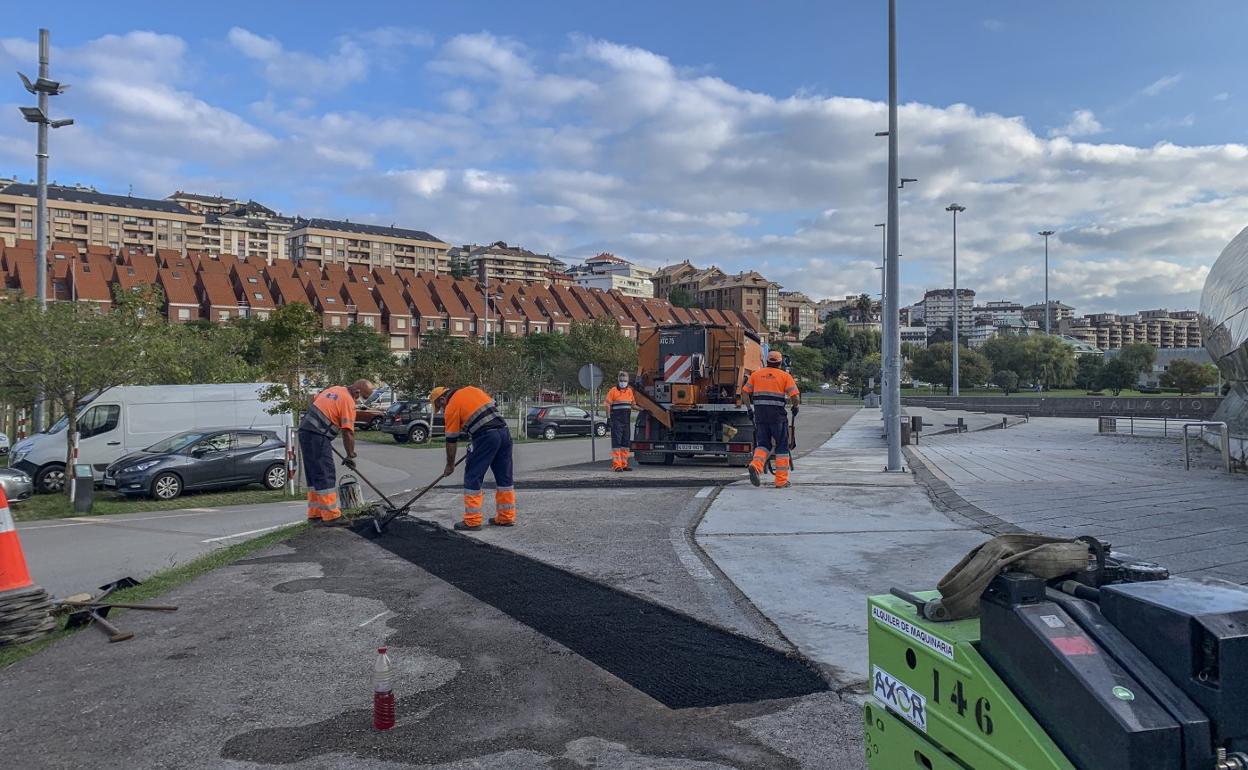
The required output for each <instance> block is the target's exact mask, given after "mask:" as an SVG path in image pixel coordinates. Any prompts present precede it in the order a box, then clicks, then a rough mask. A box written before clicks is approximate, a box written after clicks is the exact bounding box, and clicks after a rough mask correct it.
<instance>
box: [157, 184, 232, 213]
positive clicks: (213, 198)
mask: <svg viewBox="0 0 1248 770" xmlns="http://www.w3.org/2000/svg"><path fill="white" fill-rule="evenodd" d="M165 200H168V201H173V202H174V203H176V204H178V205H179V206H181V207H182V208H184V209H186V210H187V211H189V212H191V213H192V214H224V213H225V212H227V211H229V210H230V209H233V208H236V207H238V206H239V205H240V204H241V203H242V201H239V200H235V199H233V198H226V197H224V196H221V195H199V194H198V193H188V192H182V191H181V190H178V191H177V192H175V193H174V194H173V195H169V196H167V197H166V198H165Z"/></svg>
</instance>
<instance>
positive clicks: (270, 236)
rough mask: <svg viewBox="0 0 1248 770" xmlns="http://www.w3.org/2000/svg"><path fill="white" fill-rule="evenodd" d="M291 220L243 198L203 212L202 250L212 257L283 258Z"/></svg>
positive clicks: (271, 262)
mask: <svg viewBox="0 0 1248 770" xmlns="http://www.w3.org/2000/svg"><path fill="white" fill-rule="evenodd" d="M294 223H295V220H294V219H292V218H290V217H283V216H278V214H277V212H275V211H273V209H271V208H269V207H267V206H263V205H261V204H259V203H256V202H255V201H247V202H246V203H241V204H238V205H236V206H234V207H233V208H231V209H227V210H226V211H221V212H212V213H207V214H205V215H204V228H203V229H204V246H203V248H204V250H205V251H207V252H208V253H209V254H211V255H212V256H214V257H217V256H220V255H222V254H234V255H237V256H238V257H240V258H247V257H256V258H258V259H263V260H264V261H265V262H267V263H268V264H273V262H274V261H275V260H279V259H287V258H288V257H289V255H288V253H287V250H286V249H287V246H286V243H287V240H288V239H289V238H290V231H291V228H292V226H293V225H294Z"/></svg>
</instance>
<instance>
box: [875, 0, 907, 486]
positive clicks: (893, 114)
mask: <svg viewBox="0 0 1248 770" xmlns="http://www.w3.org/2000/svg"><path fill="white" fill-rule="evenodd" d="M897 188H898V180H897V0H888V219H887V225H888V226H887V227H886V228H885V231H886V235H885V244H886V248H885V256H886V257H887V259H886V260H885V267H884V323H885V326H884V329H885V332H884V333H885V335H887V340H888V343H887V346H886V347H885V351H886V352H885V356H886V360H885V361H884V367H885V368H886V369H887V371H888V375H887V376H886V377H884V379H885V380H887V382H888V387H887V388H885V389H884V394H883V395H884V405H885V406H886V407H887V408H886V409H885V410H884V413H885V415H888V419H889V420H890V421H891V422H889V423H887V427H888V430H887V431H886V433H885V435H886V436H887V441H888V464H887V465H885V466H884V470H885V471H889V472H894V473H897V472H901V471H904V470H905V468H904V467H903V466H902V464H901V428H900V425H898V424H897V423H898V420H900V417H901V361H900V360H899V359H898V355H897V353H898V350H899V348H900V347H901V341H900V339H901V332H900V331H899V330H898V328H897V296H898V290H897V287H898V269H897V268H898V266H897V251H898V247H897V232H898V231H897ZM883 371H884V369H883V368H882V369H881V374H882V373H883Z"/></svg>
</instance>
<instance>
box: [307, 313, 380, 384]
mask: <svg viewBox="0 0 1248 770" xmlns="http://www.w3.org/2000/svg"><path fill="white" fill-rule="evenodd" d="M321 365H322V367H323V377H324V381H325V383H326V384H339V385H346V384H349V383H351V382H354V381H355V380H358V379H360V378H365V379H370V380H373V381H374V382H377V381H386V380H389V379H391V377H392V375H393V374H394V371H395V369H396V366H397V365H396V363H395V360H394V355H393V354H392V353H391V352H390V348H389V345H388V344H387V338H386V337H385V336H384V335H382V334H381V333H379V332H378V331H377V330H376V329H374V328H373V327H371V326H365V325H364V324H359V323H353V324H351V325H350V326H348V327H346V328H345V329H340V330H334V331H330V332H327V333H326V334H325V336H324V337H323V338H322V339H321Z"/></svg>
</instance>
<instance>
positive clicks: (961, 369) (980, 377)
mask: <svg viewBox="0 0 1248 770" xmlns="http://www.w3.org/2000/svg"><path fill="white" fill-rule="evenodd" d="M910 373H911V375H912V376H913V377H915V378H917V379H920V380H926V381H927V382H931V383H935V384H937V385H944V386H945V392H946V393H947V392H949V390H950V389H952V387H953V345H951V344H950V343H948V342H940V343H937V344H935V345H929V346H927V347H926V348H921V349H919V350H916V351H914V358H913V360H912V361H911V362H910ZM991 373H992V368H991V364H989V363H988V359H987V358H985V357H984V356H983V355H982V354H980V353H979V352H977V351H974V350H971V349H970V348H967V347H963V346H961V345H959V346H958V382H959V384H960V385H967V386H968V387H969V386H977V385H983V384H984V383H986V382H987V381H988V378H989V377H990V376H991Z"/></svg>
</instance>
